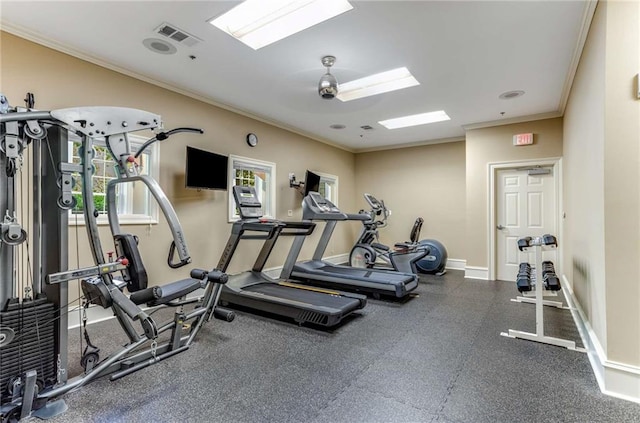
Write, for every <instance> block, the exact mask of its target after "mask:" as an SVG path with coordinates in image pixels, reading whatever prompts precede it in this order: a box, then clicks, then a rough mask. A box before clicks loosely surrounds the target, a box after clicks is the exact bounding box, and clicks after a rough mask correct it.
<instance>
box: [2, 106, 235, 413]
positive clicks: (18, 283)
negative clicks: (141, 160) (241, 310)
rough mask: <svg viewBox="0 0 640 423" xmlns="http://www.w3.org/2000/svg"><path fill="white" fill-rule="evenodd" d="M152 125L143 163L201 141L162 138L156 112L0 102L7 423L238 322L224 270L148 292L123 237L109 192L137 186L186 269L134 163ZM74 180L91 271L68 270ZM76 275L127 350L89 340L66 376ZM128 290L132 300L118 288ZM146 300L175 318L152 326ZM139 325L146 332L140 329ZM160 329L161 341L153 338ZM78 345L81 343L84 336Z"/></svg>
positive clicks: (179, 236)
mask: <svg viewBox="0 0 640 423" xmlns="http://www.w3.org/2000/svg"><path fill="white" fill-rule="evenodd" d="M147 129H150V130H154V131H155V132H156V136H155V137H154V138H152V139H150V140H149V141H148V142H146V143H145V144H144V145H143V146H142V147H141V149H140V150H139V151H138V153H137V154H138V155H139V154H140V153H141V152H142V150H144V148H146V147H148V146H149V145H151V144H152V143H153V142H156V141H162V140H165V139H167V138H168V137H169V136H170V135H172V134H174V133H178V132H199V133H202V131H201V130H198V129H193V128H178V129H176V130H172V131H168V132H161V129H162V120H161V118H160V116H158V115H155V114H152V113H149V112H146V111H141V110H136V109H129V108H119V107H81V108H71V109H60V110H52V111H46V112H45V111H34V110H33V96H32V95H28V96H27V107H26V108H12V107H10V106H9V104H8V101H7V100H6V98H4V96H0V213H1V215H0V364H1V366H0V398H1V403H0V421H2V422H5V421H17V420H21V419H24V418H27V417H31V416H34V417H40V418H49V417H52V416H55V415H57V414H60V413H62V412H64V411H65V410H66V404H65V403H64V401H63V400H62V399H58V398H59V397H60V396H62V395H64V394H65V393H67V392H69V391H71V390H74V389H78V388H80V387H81V386H83V385H85V384H87V383H89V382H91V381H93V380H95V379H96V378H98V377H101V376H105V375H111V380H115V379H118V378H120V377H123V376H126V375H128V374H130V373H133V372H135V371H137V370H140V369H142V368H145V367H147V366H149V365H152V364H155V363H157V362H159V361H161V360H164V359H166V358H169V357H171V356H174V355H176V354H178V353H180V352H183V351H185V350H187V349H188V348H189V346H190V345H191V344H192V343H193V342H194V339H195V336H196V334H197V333H198V331H199V329H200V328H201V327H202V325H203V324H204V323H205V322H206V321H209V320H210V319H211V318H212V317H215V318H218V319H221V320H226V321H231V320H233V318H234V314H233V312H230V311H227V310H224V309H220V308H218V307H217V302H218V299H219V296H220V288H221V284H224V283H225V282H226V280H227V275H226V274H224V273H223V272H220V271H218V270H217V269H213V270H211V271H205V270H199V269H193V270H192V271H191V274H190V276H191V277H190V278H187V279H183V280H179V281H175V282H171V283H167V284H164V285H162V286H153V287H148V286H147V282H148V281H147V275H146V270H145V268H144V265H143V264H142V259H141V257H140V254H139V252H138V249H137V239H136V238H135V237H134V236H133V235H131V234H126V233H123V232H122V231H121V230H120V227H119V224H118V220H117V204H116V198H115V197H116V196H115V185H117V184H123V183H127V182H133V181H140V182H142V183H143V184H145V186H147V188H148V189H149V191H150V192H151V194H152V195H153V197H154V199H155V200H156V201H157V202H158V203H159V205H160V209H161V210H162V212H163V214H164V215H165V218H166V220H167V222H168V224H169V227H170V229H171V232H172V234H173V242H172V244H171V246H170V249H169V258H168V264H169V265H170V266H171V267H173V268H177V267H181V266H184V265H187V264H188V263H190V261H191V259H190V256H189V252H188V250H187V246H186V243H185V239H184V234H183V232H182V229H181V227H180V223H179V221H178V219H177V216H176V215H175V212H174V210H173V207H172V205H171V203H170V202H169V200H168V199H167V197H166V196H165V195H164V193H163V192H162V190H161V188H160V186H159V185H158V183H157V182H156V181H155V180H153V179H152V178H151V177H149V176H146V175H140V174H139V172H138V165H137V162H136V157H137V156H136V155H134V152H133V151H132V149H131V145H130V144H129V140H128V136H127V134H128V133H130V132H134V131H140V130H147ZM68 132H73V133H75V134H77V135H78V136H80V138H81V148H80V156H81V161H80V164H73V163H68V136H67V135H68ZM97 138H102V139H104V140H105V143H106V146H107V148H108V150H109V152H110V154H111V155H112V157H113V158H114V160H115V161H116V164H117V166H116V169H117V173H118V175H117V177H116V179H114V180H112V181H111V184H110V185H109V186H108V189H107V198H106V200H107V207H108V215H109V223H110V227H111V230H112V234H113V235H114V243H115V246H116V251H117V259H116V260H115V261H109V260H105V255H104V252H103V249H102V244H101V241H100V238H99V236H98V226H97V221H96V219H97V216H98V213H97V211H96V210H95V206H94V199H93V181H92V179H93V178H92V174H93V168H92V162H91V161H92V158H93V145H94V142H95V140H96V139H97ZM27 147H29V151H30V156H31V157H30V160H29V155H28V154H27ZM23 173H25V174H26V175H23ZM75 173H78V174H79V175H80V177H81V179H82V199H83V203H84V211H83V213H84V219H85V226H86V230H87V235H88V238H89V244H90V249H91V255H92V257H93V261H94V264H95V265H94V266H89V267H85V268H82V269H73V270H69V269H68V253H67V249H68V239H67V237H68V223H67V221H68V210H69V209H71V208H73V207H74V206H75V200H74V197H73V194H72V188H73V185H74V180H73V177H72V175H74V174H75ZM112 185H113V186H112ZM27 192H32V194H31V195H27V194H25V193H27ZM31 201H32V204H31ZM30 210H33V211H32V212H31V215H30V213H29V211H30ZM26 222H30V223H31V228H25V226H24V225H25V223H26ZM176 253H177V254H178V256H179V257H178V260H177V261H175V259H174V255H175V254H176ZM114 273H120V274H121V279H118V278H116V277H114ZM74 279H80V284H81V287H82V291H83V293H84V298H85V300H84V304H83V307H85V306H88V305H89V304H93V305H95V306H102V307H103V308H105V309H111V310H112V312H113V314H114V315H115V317H116V319H117V321H118V323H119V324H120V326H121V327H122V329H123V331H124V332H125V333H126V335H127V337H128V338H129V342H128V343H127V344H126V345H125V346H123V347H122V348H121V349H120V350H118V351H116V352H114V353H113V354H111V355H110V356H108V357H105V358H104V359H102V360H101V359H100V357H99V354H98V352H99V349H98V348H96V347H94V346H93V345H91V344H90V342H88V344H89V346H91V348H89V346H88V347H87V349H85V354H84V356H83V359H82V364H83V367H84V369H85V371H84V373H82V374H81V375H79V376H76V377H73V378H71V379H69V378H68V374H67V360H68V357H67V350H68V347H69V345H68V339H67V331H68V329H67V328H68V319H67V313H68V308H69V305H70V302H69V292H68V286H67V285H68V284H67V282H68V281H70V280H74ZM125 287H126V288H127V289H128V291H129V292H130V293H131V295H130V296H127V295H125V293H124V292H123V290H124V288H125ZM189 294H191V295H189ZM72 302H73V301H72ZM145 304H146V306H148V307H172V308H173V309H174V310H175V311H174V316H173V320H170V321H168V322H166V323H162V324H158V323H156V322H155V321H154V320H153V319H152V318H151V316H150V314H148V313H147V312H146V311H145V310H144V309H143V308H142V306H143V305H145ZM187 305H193V309H191V310H190V311H186V310H185V306H187ZM136 322H137V323H139V325H140V327H141V331H140V330H139V329H136ZM163 333H164V334H167V336H165V338H164V339H160V337H159V336H160V334H163ZM85 336H86V332H85ZM85 339H86V340H87V341H88V337H86V338H85Z"/></svg>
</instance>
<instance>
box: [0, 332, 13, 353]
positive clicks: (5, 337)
mask: <svg viewBox="0 0 640 423" xmlns="http://www.w3.org/2000/svg"><path fill="white" fill-rule="evenodd" d="M15 337H16V333H15V332H14V330H13V329H11V328H9V327H0V348H2V347H4V346H7V345H9V344H10V343H11V341H13V339H14V338H15Z"/></svg>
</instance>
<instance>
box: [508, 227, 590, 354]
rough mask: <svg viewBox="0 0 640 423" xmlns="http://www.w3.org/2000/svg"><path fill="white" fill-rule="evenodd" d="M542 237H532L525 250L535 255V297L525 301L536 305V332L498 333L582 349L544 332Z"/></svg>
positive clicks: (572, 342)
mask: <svg viewBox="0 0 640 423" xmlns="http://www.w3.org/2000/svg"><path fill="white" fill-rule="evenodd" d="M545 245H546V244H545V242H544V241H543V238H542V237H537V238H532V239H531V241H530V242H529V247H528V248H526V250H527V251H529V252H530V251H531V249H533V252H534V257H535V281H536V284H535V290H534V292H535V297H533V298H531V297H527V298H526V300H527V302H533V303H535V306H536V332H535V333H531V332H524V331H520V330H514V329H509V332H502V333H500V335H502V336H506V337H509V338H518V339H526V340H528V341H535V342H541V343H544V344H551V345H556V346H559V347H564V348H567V349H570V350H574V351H584V349H583V348H578V347H576V343H575V342H574V341H569V340H568V339H561V338H555V337H552V336H547V335H545V334H544V306H545V300H544V284H543V282H542V248H543V246H545Z"/></svg>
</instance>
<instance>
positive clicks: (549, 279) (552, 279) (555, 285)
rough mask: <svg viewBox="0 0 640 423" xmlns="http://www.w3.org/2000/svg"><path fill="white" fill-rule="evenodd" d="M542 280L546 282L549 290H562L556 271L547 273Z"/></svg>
mask: <svg viewBox="0 0 640 423" xmlns="http://www.w3.org/2000/svg"><path fill="white" fill-rule="evenodd" d="M542 281H543V283H544V287H545V289H548V290H549V291H559V290H560V279H558V277H557V276H556V274H555V273H552V272H549V273H546V274H545V275H544V276H543V277H542Z"/></svg>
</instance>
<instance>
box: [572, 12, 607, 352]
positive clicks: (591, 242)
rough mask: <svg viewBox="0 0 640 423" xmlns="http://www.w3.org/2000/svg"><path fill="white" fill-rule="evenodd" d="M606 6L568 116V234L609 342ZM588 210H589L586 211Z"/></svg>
mask: <svg viewBox="0 0 640 423" xmlns="http://www.w3.org/2000/svg"><path fill="white" fill-rule="evenodd" d="M604 9H605V7H604V6H602V4H601V5H600V6H599V7H598V8H597V9H596V14H595V16H594V18H593V21H592V23H591V29H590V31H589V35H588V38H587V41H586V44H585V48H584V50H583V52H582V58H581V60H580V64H579V67H578V70H577V73H576V76H575V79H574V82H573V87H572V90H571V94H570V97H569V101H568V103H567V108H566V112H565V116H564V135H563V138H564V187H563V188H564V189H563V191H564V212H565V215H566V217H565V219H564V222H563V223H564V234H563V236H562V237H561V239H560V241H562V242H561V244H560V247H561V248H562V251H563V255H562V256H563V260H564V263H563V266H562V269H563V270H564V272H565V274H566V276H567V279H568V280H569V281H571V283H572V286H573V291H574V293H575V295H576V298H577V299H578V301H579V303H580V304H581V305H582V309H583V310H584V312H585V313H586V315H587V318H588V319H589V321H590V322H591V326H592V327H593V330H594V331H595V333H596V334H597V336H598V338H599V339H600V342H601V343H602V345H603V347H606V339H607V338H606V304H605V303H606V293H605V285H604V283H603V282H604V279H605V263H604V260H603V259H602V257H604V159H603V157H604V107H605V83H604V75H605V35H604V31H605V18H606V16H605V13H604ZM587 211H588V212H587Z"/></svg>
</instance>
